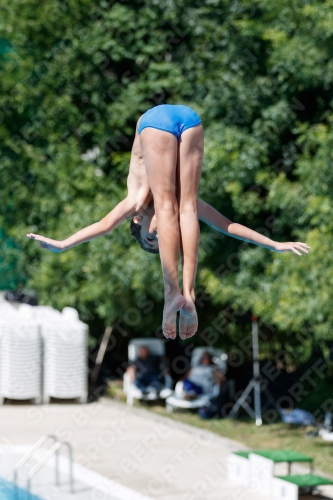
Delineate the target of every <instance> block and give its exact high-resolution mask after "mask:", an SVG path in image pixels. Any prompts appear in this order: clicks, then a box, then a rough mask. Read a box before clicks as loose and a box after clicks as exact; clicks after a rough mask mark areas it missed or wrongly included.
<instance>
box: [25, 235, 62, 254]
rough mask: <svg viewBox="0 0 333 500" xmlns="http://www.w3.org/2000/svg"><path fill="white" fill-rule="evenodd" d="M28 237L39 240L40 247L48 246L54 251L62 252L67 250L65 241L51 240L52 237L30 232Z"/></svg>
mask: <svg viewBox="0 0 333 500" xmlns="http://www.w3.org/2000/svg"><path fill="white" fill-rule="evenodd" d="M27 237H28V238H29V239H30V240H35V241H38V243H39V246H40V248H46V249H47V250H50V252H53V253H60V252H63V251H64V250H66V248H65V246H64V243H63V242H62V241H58V240H51V239H50V238H45V237H44V236H40V235H39V234H33V233H29V234H27Z"/></svg>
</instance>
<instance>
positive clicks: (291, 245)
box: [198, 200, 310, 255]
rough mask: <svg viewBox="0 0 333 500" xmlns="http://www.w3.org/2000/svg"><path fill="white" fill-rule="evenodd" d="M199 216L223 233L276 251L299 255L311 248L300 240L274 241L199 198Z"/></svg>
mask: <svg viewBox="0 0 333 500" xmlns="http://www.w3.org/2000/svg"><path fill="white" fill-rule="evenodd" d="M198 217H199V219H200V220H201V221H203V222H205V223H206V224H208V225H209V226H211V227H212V228H214V229H216V230H217V231H219V232H221V233H223V234H226V235H228V236H232V237H233V238H236V239H238V240H242V241H246V242H248V243H254V244H255V245H259V246H261V247H265V248H268V249H269V250H274V251H275V252H294V253H295V254H297V255H302V253H301V252H304V253H308V250H309V248H310V247H309V246H308V245H307V244H306V243H301V242H299V241H298V242H288V243H279V242H277V241H273V240H271V239H270V238H267V236H263V235H262V234H260V233H257V232H256V231H253V230H252V229H249V228H248V227H246V226H242V224H237V223H235V222H232V221H231V220H229V219H227V217H224V215H222V214H220V212H218V211H217V210H215V208H214V207H212V206H211V205H209V204H208V203H206V202H204V201H203V200H198Z"/></svg>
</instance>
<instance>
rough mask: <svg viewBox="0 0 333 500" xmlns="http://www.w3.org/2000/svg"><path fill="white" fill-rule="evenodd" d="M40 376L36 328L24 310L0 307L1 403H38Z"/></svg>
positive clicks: (40, 386)
mask: <svg viewBox="0 0 333 500" xmlns="http://www.w3.org/2000/svg"><path fill="white" fill-rule="evenodd" d="M28 307H29V306H28ZM41 374H42V340H41V335H40V328H39V325H38V324H37V323H36V322H35V321H33V319H32V318H31V317H29V315H26V314H25V311H24V310H20V309H17V308H15V307H13V306H11V305H10V304H9V303H6V302H2V303H0V403H1V404H2V403H3V400H4V398H8V399H17V400H25V399H35V402H40V401H41V394H42V376H41Z"/></svg>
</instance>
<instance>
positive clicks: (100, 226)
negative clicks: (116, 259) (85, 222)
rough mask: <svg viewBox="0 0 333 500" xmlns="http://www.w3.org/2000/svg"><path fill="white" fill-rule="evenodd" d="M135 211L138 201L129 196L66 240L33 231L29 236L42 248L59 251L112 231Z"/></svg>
mask: <svg viewBox="0 0 333 500" xmlns="http://www.w3.org/2000/svg"><path fill="white" fill-rule="evenodd" d="M135 213H136V203H134V202H133V199H131V198H129V197H127V198H125V199H124V200H122V201H121V202H120V203H118V205H117V206H116V207H115V208H114V209H113V210H111V212H110V213H108V214H107V215H106V216H105V217H103V219H101V220H100V221H99V222H95V224H91V225H90V226H88V227H85V228H84V229H81V230H80V231H78V232H77V233H75V234H73V235H72V236H70V237H69V238H67V239H65V240H62V241H58V240H52V239H50V238H45V237H44V236H41V235H39V234H33V233H29V234H27V237H28V238H30V239H31V240H36V241H38V242H39V244H40V245H39V246H40V247H41V248H46V249H47V250H50V251H51V252H54V253H59V252H63V251H64V250H68V249H70V248H73V247H75V246H77V245H80V243H84V242H85V241H89V240H92V239H94V238H97V237H98V236H104V235H105V234H108V233H110V232H111V231H112V230H113V229H115V228H116V227H117V226H119V224H121V223H122V222H123V221H124V220H125V219H127V218H129V217H132V216H133V215H135Z"/></svg>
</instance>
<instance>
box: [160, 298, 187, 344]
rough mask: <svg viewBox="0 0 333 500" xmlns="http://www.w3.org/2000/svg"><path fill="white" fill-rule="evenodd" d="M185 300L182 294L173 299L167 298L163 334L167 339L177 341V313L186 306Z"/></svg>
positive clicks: (165, 300)
mask: <svg viewBox="0 0 333 500" xmlns="http://www.w3.org/2000/svg"><path fill="white" fill-rule="evenodd" d="M185 302H186V301H185V299H184V297H183V296H182V294H181V293H179V292H178V293H177V294H176V295H174V296H172V297H165V299H164V310H163V323H162V329H163V334H164V336H165V337H166V338H167V339H175V338H176V335H177V312H178V311H180V310H181V308H182V307H184V305H185Z"/></svg>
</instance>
